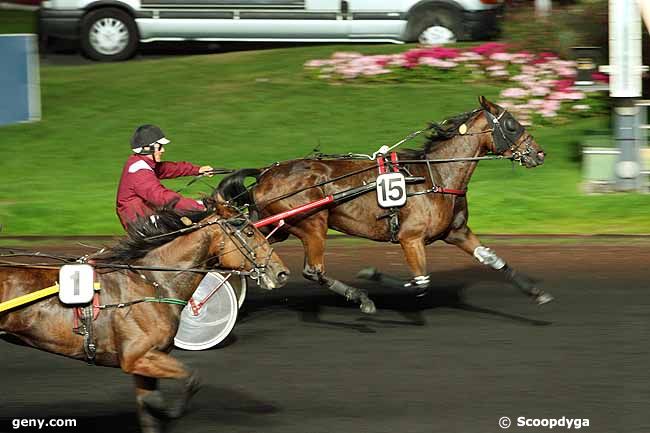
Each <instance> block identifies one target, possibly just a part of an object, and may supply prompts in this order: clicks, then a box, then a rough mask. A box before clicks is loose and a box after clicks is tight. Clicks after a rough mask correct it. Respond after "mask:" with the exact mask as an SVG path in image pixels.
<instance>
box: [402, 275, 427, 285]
mask: <svg viewBox="0 0 650 433" xmlns="http://www.w3.org/2000/svg"><path fill="white" fill-rule="evenodd" d="M430 281H431V279H430V278H429V276H428V275H418V276H417V277H414V278H413V279H412V280H411V281H409V282H408V283H406V284H404V287H413V286H417V287H427V286H428V285H429V282H430Z"/></svg>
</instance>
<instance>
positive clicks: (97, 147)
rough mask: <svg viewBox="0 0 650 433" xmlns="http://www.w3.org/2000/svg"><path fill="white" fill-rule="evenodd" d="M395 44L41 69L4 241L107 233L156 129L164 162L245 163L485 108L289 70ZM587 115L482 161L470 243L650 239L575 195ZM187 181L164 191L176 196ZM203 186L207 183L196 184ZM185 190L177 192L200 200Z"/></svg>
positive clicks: (641, 221) (7, 193)
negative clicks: (120, 194) (538, 159)
mask: <svg viewBox="0 0 650 433" xmlns="http://www.w3.org/2000/svg"><path fill="white" fill-rule="evenodd" d="M403 49H405V48H404V47H403V46H351V45H345V46H307V47H299V48H291V49H276V50H265V51H248V52H235V53H226V54H220V55H208V56H193V57H175V58H167V59H161V60H148V61H136V62H125V63H119V64H91V65H83V66H74V67H69V66H58V67H52V66H45V67H42V68H41V91H42V105H43V120H42V121H40V122H37V123H33V124H20V125H13V126H6V127H2V128H0V148H1V149H2V158H0V173H2V182H1V183H0V222H1V223H2V224H3V227H4V228H3V232H4V233H6V234H8V235H30V234H32V235H36V234H48V235H75V234H79V235H90V234H105V235H111V234H118V233H120V232H121V227H120V225H119V223H118V221H117V217H116V216H115V213H114V201H115V190H116V187H117V182H118V179H119V175H120V171H121V168H122V164H123V163H124V160H125V159H126V157H127V156H128V154H129V145H128V141H129V138H130V135H131V133H132V131H133V130H134V128H135V127H136V126H138V125H139V124H142V123H156V124H159V125H160V126H161V127H162V128H163V130H164V131H165V132H166V134H167V135H168V137H169V138H170V139H171V140H172V143H171V144H170V145H169V146H168V147H167V152H166V158H167V159H168V160H189V161H193V162H196V163H200V164H212V165H214V166H220V167H232V168H240V167H251V166H252V167H256V166H263V165H268V164H270V163H272V162H274V161H279V160H285V159H292V158H296V157H301V156H304V155H306V154H308V153H310V152H311V150H312V149H313V148H314V147H316V146H318V145H320V147H321V150H322V151H324V152H328V153H333V152H363V153H372V152H373V151H374V150H376V149H377V148H378V147H379V146H380V145H382V144H392V143H394V142H396V141H398V140H400V139H401V138H403V137H404V136H405V135H407V134H408V133H409V132H411V131H413V130H416V129H420V128H422V127H423V126H424V125H425V124H426V123H427V122H428V121H432V120H441V119H442V118H444V117H447V116H450V115H453V114H457V113H460V112H464V111H467V110H470V109H473V108H475V107H477V106H478V104H477V97H478V96H479V95H485V96H487V97H488V98H496V97H497V96H498V93H499V91H500V90H501V89H500V88H498V87H495V86H493V85H487V84H486V85H468V84H464V83H444V84H440V83H426V84H390V85H389V84H386V85H375V86H370V85H330V84H327V83H323V82H315V81H313V80H311V79H309V78H308V77H307V74H305V72H304V71H303V64H304V62H305V61H307V60H311V59H314V58H325V57H329V55H330V54H331V53H332V52H334V51H339V50H356V51H361V52H363V53H386V52H396V51H401V50H403ZM607 121H608V119H607V118H604V117H601V118H590V119H584V120H581V121H578V122H576V123H573V124H568V125H563V126H561V127H536V128H532V130H531V132H532V133H533V134H534V136H535V138H536V139H537V141H538V142H539V143H540V144H541V145H542V146H543V147H544V148H545V150H546V151H547V152H548V157H547V162H546V164H545V165H544V166H542V167H540V168H536V169H531V170H526V169H524V168H521V167H518V166H516V167H512V166H511V165H510V163H508V162H504V161H499V162H482V163H481V164H480V165H479V167H478V169H477V170H476V172H475V175H474V177H473V179H472V182H471V183H470V186H469V194H468V197H469V203H470V224H471V226H472V228H473V229H474V230H475V231H476V232H480V233H530V234H538V233H603V234H608V233H609V234H611V233H650V196H647V195H640V194H617V195H590V196H587V195H583V194H582V193H581V190H580V182H581V173H580V164H579V161H578V160H577V159H576V158H575V155H576V153H577V145H578V143H579V142H580V141H581V140H582V137H583V136H584V135H585V134H586V133H588V132H589V131H592V130H595V129H602V128H604V127H606V126H607ZM188 180H189V179H185V180H175V181H169V182H166V184H167V185H168V186H169V187H171V188H174V189H176V188H180V187H182V186H183V185H185V184H186V183H187V181H188ZM208 182H209V183H211V184H215V183H216V180H214V179H210V180H208ZM207 189H208V186H207V185H206V184H205V183H203V182H197V183H196V184H195V185H193V186H192V188H190V189H188V190H186V191H185V192H184V193H186V194H187V195H196V194H199V193H200V192H202V191H203V192H205V191H207Z"/></svg>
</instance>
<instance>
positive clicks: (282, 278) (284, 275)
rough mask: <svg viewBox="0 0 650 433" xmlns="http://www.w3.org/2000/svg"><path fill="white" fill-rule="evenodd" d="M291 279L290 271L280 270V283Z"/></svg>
mask: <svg viewBox="0 0 650 433" xmlns="http://www.w3.org/2000/svg"><path fill="white" fill-rule="evenodd" d="M288 280H289V273H288V272H280V273H278V282H279V283H286V282H287V281H288Z"/></svg>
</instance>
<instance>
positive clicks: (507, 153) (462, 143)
mask: <svg viewBox="0 0 650 433" xmlns="http://www.w3.org/2000/svg"><path fill="white" fill-rule="evenodd" d="M479 103H480V108H479V109H476V110H474V111H471V112H468V113H464V114H461V115H458V116H455V117H453V118H450V119H447V120H446V121H444V122H442V123H441V124H433V125H432V128H433V129H434V130H435V133H433V134H431V135H430V136H429V138H428V140H427V141H426V143H425V145H424V148H423V149H421V150H410V151H408V150H407V151H403V152H399V153H398V156H399V159H400V160H412V161H413V163H407V164H400V166H402V167H403V168H405V169H406V170H408V172H410V173H411V174H412V175H414V176H420V177H424V178H425V179H426V181H425V182H424V183H422V184H418V185H407V191H408V195H410V197H409V198H408V200H407V202H406V204H405V205H404V206H403V207H401V208H399V213H398V218H399V228H396V227H393V229H392V230H391V221H390V218H386V209H382V208H381V207H379V205H378V204H377V199H376V197H375V195H374V194H365V195H362V196H359V197H357V198H354V199H352V200H348V201H344V202H341V203H334V204H332V205H330V206H328V207H326V208H323V209H320V208H319V209H317V210H315V211H313V212H311V213H308V214H306V215H299V216H296V217H292V218H290V219H288V220H287V221H285V223H286V225H285V226H284V227H283V228H282V230H279V231H278V232H277V233H276V234H275V235H274V237H272V238H271V241H272V242H274V241H275V242H277V241H282V240H284V239H286V238H287V237H288V236H289V234H292V235H294V236H296V237H297V238H298V239H300V241H302V244H303V247H304V251H305V260H304V269H303V272H302V274H303V276H304V277H305V278H307V279H308V280H311V281H316V282H318V283H320V284H322V285H324V286H326V287H327V288H328V289H330V290H332V291H334V292H336V293H338V294H340V295H343V296H345V297H346V298H348V300H352V301H356V302H358V303H359V304H360V308H361V310H362V311H363V312H364V313H374V312H375V311H376V309H375V305H374V303H373V302H372V300H371V299H369V298H368V296H367V294H366V293H365V292H364V291H362V290H359V289H357V288H354V287H351V286H349V285H347V284H345V283H342V282H340V281H338V280H336V279H334V278H331V277H330V276H327V275H326V274H325V263H324V253H325V241H326V237H327V229H328V227H329V228H332V229H334V230H338V231H340V232H343V233H347V234H349V235H352V236H359V237H363V238H367V239H371V240H374V241H380V242H389V241H391V240H392V241H393V242H395V243H399V244H400V245H401V247H402V250H403V252H404V256H405V258H406V263H407V264H408V267H409V269H410V271H411V274H412V276H413V279H412V280H411V281H409V282H407V283H406V284H403V285H401V287H405V288H407V289H408V290H409V291H412V292H414V293H415V294H416V295H418V296H421V295H423V294H424V293H426V289H427V287H428V285H429V282H430V279H429V276H428V274H427V267H426V256H425V245H428V244H430V243H432V242H434V241H437V240H442V241H444V242H447V243H449V244H453V245H456V246H458V247H459V248H460V249H462V250H463V251H465V252H466V253H467V254H469V255H471V256H473V257H475V258H476V259H477V260H478V261H479V262H480V263H482V264H484V265H486V266H488V267H490V268H492V269H495V270H499V271H501V272H502V273H503V274H504V275H505V276H506V277H507V278H508V280H509V281H511V282H512V283H514V284H515V285H516V286H517V287H518V288H519V289H521V290H522V291H523V292H524V293H526V294H527V295H530V296H531V297H533V298H534V300H535V301H536V302H537V303H539V304H543V303H546V302H549V301H550V300H552V299H553V298H552V296H551V295H550V294H548V293H545V292H544V291H543V290H542V289H540V288H538V287H536V285H535V284H534V283H533V282H532V281H531V280H530V279H529V278H528V277H526V276H525V275H523V274H521V273H518V272H516V271H515V270H514V269H512V268H511V267H510V266H509V265H508V264H507V263H506V262H505V260H504V259H502V258H501V257H499V256H497V254H496V253H495V252H494V251H493V250H492V249H490V248H487V247H485V246H483V245H482V244H481V242H480V240H479V239H478V238H477V236H476V235H475V234H474V233H473V232H472V230H471V229H470V228H469V226H468V225H467V221H468V206H467V198H466V196H465V194H464V191H465V190H466V188H467V185H468V184H469V181H470V179H471V177H472V174H473V173H474V170H475V169H476V166H477V164H478V161H476V160H471V161H467V160H465V161H460V162H448V163H442V164H433V163H432V164H430V166H429V167H427V164H425V163H424V162H425V160H427V159H428V160H436V159H449V158H469V159H471V158H476V157H483V156H484V155H486V154H488V153H492V154H495V155H501V156H503V157H508V158H512V159H514V160H516V161H519V163H520V164H521V165H524V166H525V167H527V168H531V167H536V166H539V165H541V164H542V163H543V162H544V156H545V154H544V151H543V150H542V148H541V147H540V146H539V145H538V144H537V142H536V141H535V140H534V139H533V137H532V136H531V135H530V134H529V133H528V132H527V131H525V129H524V128H523V126H522V125H521V124H520V123H519V122H518V121H517V120H516V119H515V118H514V117H513V116H512V115H511V114H510V113H508V112H507V111H506V110H504V109H503V108H501V107H500V106H498V105H496V104H493V103H491V102H490V101H488V100H487V99H485V98H484V97H482V96H481V97H480V98H479ZM377 165H378V163H377V162H376V161H374V160H369V159H365V160H358V159H349V158H348V159H327V157H325V158H320V157H315V158H304V159H297V160H291V161H285V162H279V163H276V164H274V165H272V166H270V167H267V168H265V169H262V170H260V169H244V170H240V171H238V172H235V173H233V174H232V175H230V176H228V177H226V178H224V179H223V180H222V181H221V182H220V184H219V185H218V187H217V188H216V193H218V194H219V195H220V196H222V197H223V198H225V199H227V200H228V199H229V200H233V201H234V202H235V203H236V204H237V205H249V209H250V215H251V217H252V218H253V219H255V218H256V217H258V216H259V217H266V216H269V215H274V214H278V213H280V212H283V211H287V210H289V209H291V208H295V207H297V206H300V205H303V204H305V203H308V202H311V201H314V200H318V199H322V198H323V197H325V196H328V195H330V194H335V193H337V192H341V191H345V190H349V189H351V188H354V187H358V186H360V185H366V184H368V183H370V182H373V181H375V179H376V169H375V168H374V167H376V166H377ZM429 168H430V170H429ZM354 173H357V174H354ZM249 176H254V177H255V178H256V181H257V182H256V183H255V184H254V185H253V187H252V189H250V190H248V189H247V188H246V187H245V184H244V182H245V178H246V177H249ZM311 186H314V187H311ZM294 192H297V193H294ZM413 194H414V195H413ZM366 276H367V277H369V278H371V279H377V280H379V279H381V274H379V273H376V272H374V271H373V272H371V274H370V275H366ZM386 280H387V279H386Z"/></svg>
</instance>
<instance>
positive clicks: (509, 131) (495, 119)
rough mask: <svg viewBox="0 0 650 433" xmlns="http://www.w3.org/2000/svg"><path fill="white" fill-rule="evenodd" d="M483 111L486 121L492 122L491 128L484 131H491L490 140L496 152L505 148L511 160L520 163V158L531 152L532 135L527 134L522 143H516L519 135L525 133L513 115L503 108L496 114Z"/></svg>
mask: <svg viewBox="0 0 650 433" xmlns="http://www.w3.org/2000/svg"><path fill="white" fill-rule="evenodd" d="M484 111H485V116H486V117H487V118H488V121H489V122H490V123H491V124H492V128H491V129H489V130H487V131H484V132H492V141H493V142H494V147H495V150H496V152H497V154H499V155H501V154H503V153H504V152H505V151H506V150H510V151H511V152H512V160H513V161H518V162H519V164H522V159H523V158H524V157H526V156H528V155H530V154H532V153H533V148H532V146H531V142H532V140H533V137H532V135H530V134H528V136H527V137H526V138H525V139H524V141H523V143H520V144H517V141H518V140H519V139H520V138H521V136H522V135H523V134H524V133H526V130H525V129H524V127H523V126H522V125H521V123H519V122H517V120H516V119H515V118H514V116H513V115H512V114H510V113H509V112H508V110H505V109H504V110H503V111H502V112H501V113H499V115H498V116H495V115H494V114H492V113H490V111H489V110H487V109H485V110H484ZM522 146H524V150H523V151H522V150H521V147H522Z"/></svg>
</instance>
